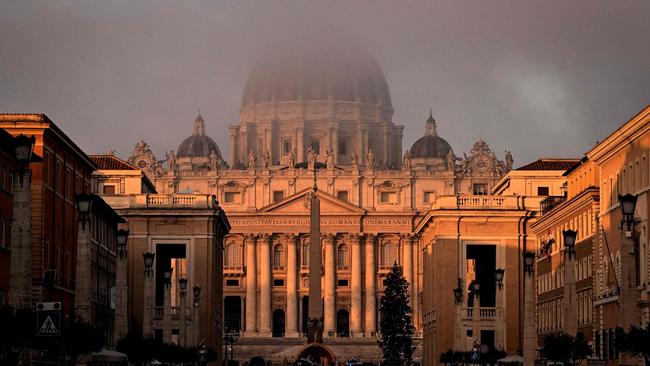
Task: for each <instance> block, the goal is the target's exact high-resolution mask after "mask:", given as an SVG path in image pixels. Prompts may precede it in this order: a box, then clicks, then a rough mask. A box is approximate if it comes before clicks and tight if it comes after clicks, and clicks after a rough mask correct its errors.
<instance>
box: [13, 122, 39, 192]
mask: <svg viewBox="0 0 650 366" xmlns="http://www.w3.org/2000/svg"><path fill="white" fill-rule="evenodd" d="M34 144H36V137H35V136H30V137H27V136H25V135H23V134H20V135H18V136H16V137H14V152H15V153H16V161H17V162H18V174H20V185H22V184H23V176H24V174H25V172H26V171H27V165H28V164H29V162H30V161H31V160H32V154H33V153H34Z"/></svg>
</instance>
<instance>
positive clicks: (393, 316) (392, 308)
mask: <svg viewBox="0 0 650 366" xmlns="http://www.w3.org/2000/svg"><path fill="white" fill-rule="evenodd" d="M385 281H386V282H385V284H386V288H385V290H384V295H383V296H382V297H381V305H380V309H379V311H380V316H381V321H380V323H379V329H380V331H381V340H380V341H379V347H380V348H381V350H382V353H383V354H384V360H385V361H386V362H388V363H393V364H398V363H405V364H407V365H408V364H410V363H411V359H412V357H413V349H414V348H413V347H412V339H411V338H412V337H413V331H414V328H413V324H412V320H411V319H412V316H413V310H412V309H411V306H410V305H409V299H408V282H407V281H406V279H405V278H404V277H403V276H402V267H400V266H398V265H397V263H394V264H393V268H392V270H391V272H390V273H389V274H388V277H386V280H385Z"/></svg>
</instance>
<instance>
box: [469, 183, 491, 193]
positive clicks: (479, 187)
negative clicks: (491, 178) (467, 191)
mask: <svg viewBox="0 0 650 366" xmlns="http://www.w3.org/2000/svg"><path fill="white" fill-rule="evenodd" d="M472 192H473V194H474V195H476V196H485V195H487V194H488V185H487V183H474V184H473V185H472Z"/></svg>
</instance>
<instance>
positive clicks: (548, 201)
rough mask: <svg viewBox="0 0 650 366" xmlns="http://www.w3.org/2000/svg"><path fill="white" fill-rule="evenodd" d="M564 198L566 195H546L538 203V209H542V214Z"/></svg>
mask: <svg viewBox="0 0 650 366" xmlns="http://www.w3.org/2000/svg"><path fill="white" fill-rule="evenodd" d="M565 200H566V197H564V196H548V197H546V198H544V199H543V200H542V201H541V202H540V203H539V210H540V211H542V215H544V214H545V213H547V212H549V211H551V210H552V209H553V208H555V207H556V206H557V205H559V204H560V203H562V202H564V201H565Z"/></svg>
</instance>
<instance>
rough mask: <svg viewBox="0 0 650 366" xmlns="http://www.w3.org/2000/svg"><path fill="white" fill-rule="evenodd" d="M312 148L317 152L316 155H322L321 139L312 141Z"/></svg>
mask: <svg viewBox="0 0 650 366" xmlns="http://www.w3.org/2000/svg"><path fill="white" fill-rule="evenodd" d="M311 148H312V150H314V152H316V154H320V140H319V139H312V140H311Z"/></svg>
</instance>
